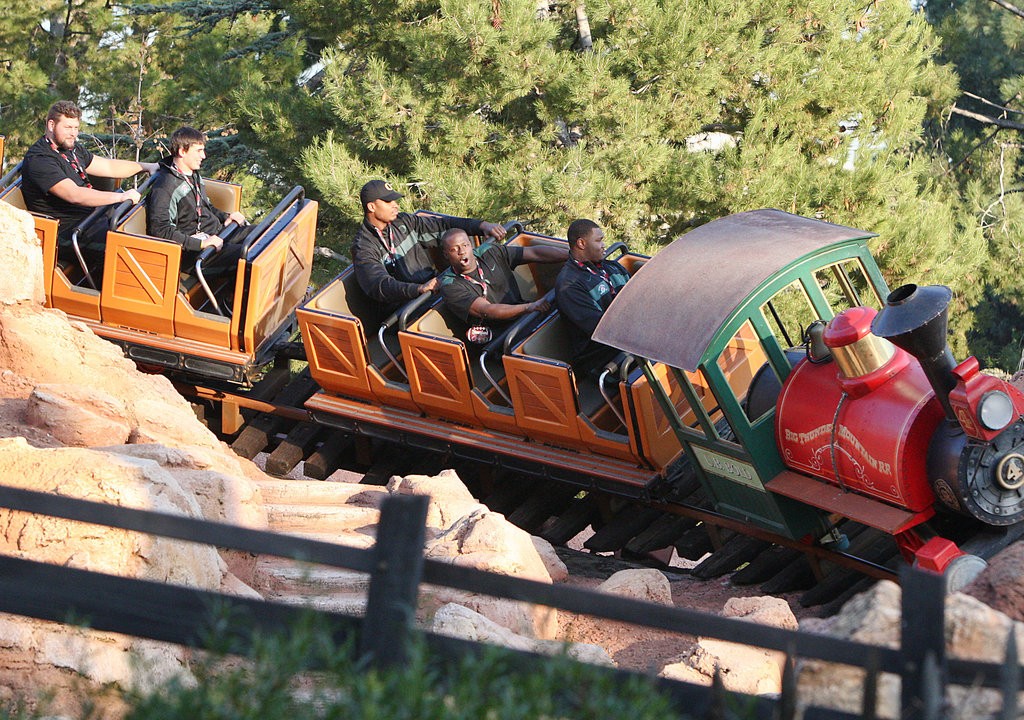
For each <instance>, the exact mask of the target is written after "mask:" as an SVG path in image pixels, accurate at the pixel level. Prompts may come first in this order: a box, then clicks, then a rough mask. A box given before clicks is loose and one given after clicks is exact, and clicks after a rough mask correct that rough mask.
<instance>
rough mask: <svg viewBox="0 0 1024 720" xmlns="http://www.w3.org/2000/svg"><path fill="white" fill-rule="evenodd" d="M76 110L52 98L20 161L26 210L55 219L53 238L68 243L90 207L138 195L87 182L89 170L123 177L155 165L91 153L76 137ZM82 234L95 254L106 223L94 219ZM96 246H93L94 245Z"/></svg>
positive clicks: (103, 238) (78, 117)
mask: <svg viewBox="0 0 1024 720" xmlns="http://www.w3.org/2000/svg"><path fill="white" fill-rule="evenodd" d="M81 119H82V111H81V110H80V109H79V108H78V106H77V105H75V104H74V103H73V102H71V101H69V100H61V101H59V102H56V103H54V104H53V105H52V106H51V107H50V110H49V112H48V113H47V115H46V131H45V133H44V134H43V137H41V138H40V139H39V140H38V141H37V142H36V143H35V144H33V145H32V147H30V148H29V149H28V152H27V153H25V159H24V161H23V162H22V165H21V192H22V196H23V197H24V198H25V207H27V208H28V209H29V210H30V211H31V212H35V213H40V214H42V215H49V216H51V217H53V218H56V219H57V220H58V222H59V229H58V231H57V240H58V243H59V244H60V245H62V246H65V247H66V246H68V245H69V243H70V242H71V232H72V230H74V228H75V226H76V225H78V224H79V223H80V222H81V221H82V220H84V219H85V218H86V217H87V216H88V215H89V213H91V212H92V211H93V210H94V209H95V208H98V207H103V206H105V205H115V204H118V203H121V202H123V201H125V200H131V201H132V202H133V203H136V202H138V201H139V193H138V191H137V190H134V189H133V190H128V191H126V192H123V193H121V192H108V191H105V190H98V189H96V188H94V187H93V186H92V182H91V181H90V179H89V176H90V175H93V176H96V177H105V178H115V179H124V178H128V177H131V176H133V175H137V174H138V173H140V172H148V173H149V174H150V175H152V174H153V173H155V172H156V171H157V164H156V163H143V162H135V161H134V160H118V159H116V158H105V157H101V156H99V155H93V154H92V153H91V152H89V151H88V150H86V149H85V148H84V147H82V145H80V144H79V143H78V132H79V127H80V125H81ZM91 230H92V232H90V233H89V236H88V237H86V238H84V243H82V244H83V245H86V246H88V248H87V250H88V252H89V254H90V255H92V256H95V255H96V254H97V253H98V255H99V258H98V259H99V261H100V262H102V249H103V245H104V244H105V241H106V231H107V224H106V223H103V222H97V223H94V224H93V226H92V228H91ZM97 246H98V247H97Z"/></svg>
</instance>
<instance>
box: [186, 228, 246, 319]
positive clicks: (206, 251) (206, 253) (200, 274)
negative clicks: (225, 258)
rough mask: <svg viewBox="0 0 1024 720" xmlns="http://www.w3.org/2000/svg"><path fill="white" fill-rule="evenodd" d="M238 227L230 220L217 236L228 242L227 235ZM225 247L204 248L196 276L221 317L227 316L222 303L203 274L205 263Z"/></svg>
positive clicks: (197, 262)
mask: <svg viewBox="0 0 1024 720" xmlns="http://www.w3.org/2000/svg"><path fill="white" fill-rule="evenodd" d="M237 229H238V223H236V222H234V221H232V222H229V223H228V224H227V225H225V226H224V227H223V228H222V229H221V233H222V234H220V235H218V236H217V237H219V238H221V239H222V240H224V242H227V239H226V236H230V235H231V233H233V232H234V231H235V230H237ZM223 248H224V245H223V244H222V245H221V246H220V247H219V248H218V247H215V246H213V245H210V246H209V247H205V248H203V250H202V252H200V253H199V257H197V258H196V265H195V268H196V277H197V278H198V279H199V284H200V285H202V286H203V291H204V292H205V293H206V297H207V299H209V301H210V304H211V305H213V309H214V310H216V311H217V314H218V315H220V316H221V317H226V316H225V315H224V311H223V310H221V309H220V304H219V303H218V302H217V298H216V297H214V295H213V290H212V289H211V288H210V284H209V283H208V282H206V276H205V275H204V274H203V263H204V262H206V261H207V260H209V259H210V258H211V257H213V255H214V254H215V253H218V252H220V251H221V250H222V249H223Z"/></svg>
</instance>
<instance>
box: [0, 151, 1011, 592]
mask: <svg viewBox="0 0 1024 720" xmlns="http://www.w3.org/2000/svg"><path fill="white" fill-rule="evenodd" d="M0 142H2V138H0ZM0 147H2V145H0ZM143 189H145V188H143ZM208 189H209V193H210V196H211V198H212V199H213V201H214V203H215V204H216V205H217V206H218V207H220V208H221V209H224V210H233V209H237V208H238V207H239V206H240V189H239V188H238V187H237V186H233V185H230V184H226V183H217V182H213V181H210V182H209V186H208ZM0 198H2V199H3V200H5V201H7V202H9V203H11V204H13V205H16V206H22V207H23V203H22V201H21V194H20V185H19V177H18V173H17V168H15V170H13V171H12V172H11V173H8V174H7V175H6V176H5V177H4V178H3V179H2V180H0ZM316 208H317V206H316V203H315V202H312V201H310V200H307V199H306V198H305V197H304V195H303V193H302V190H301V188H296V189H295V190H294V191H293V192H292V193H290V194H289V195H288V196H287V197H286V198H285V199H284V200H282V202H281V203H279V205H278V206H277V207H275V208H274V210H273V211H272V212H271V213H270V214H269V215H268V216H267V217H266V218H264V219H263V220H261V221H260V222H259V223H257V224H255V225H253V226H251V227H248V228H241V229H238V230H237V232H243V233H244V239H243V242H244V244H245V252H244V254H243V258H242V259H241V260H239V263H238V267H237V268H236V271H235V272H234V274H233V275H231V276H230V277H229V278H227V281H226V282H224V280H223V279H222V280H221V282H222V283H223V284H224V285H225V286H226V287H222V288H221V287H214V286H213V285H212V284H211V282H208V281H207V280H206V279H205V278H204V277H203V276H202V273H201V272H197V271H200V270H201V268H181V267H180V262H181V248H180V247H179V246H177V245H175V244H173V243H168V242H166V241H163V240H160V239H158V238H153V237H149V236H147V235H146V234H145V227H146V223H145V213H146V203H145V199H143V202H141V203H140V204H139V205H137V206H131V205H130V204H129V203H125V204H124V206H123V207H121V208H119V209H118V211H117V212H116V213H115V214H114V219H113V221H112V223H111V227H110V229H109V232H108V235H107V238H108V240H107V247H106V254H105V268H106V269H105V271H104V274H103V276H102V278H99V279H98V281H97V279H95V278H92V277H91V272H90V268H89V267H88V265H87V263H85V262H84V261H83V260H82V258H80V257H79V256H78V255H77V254H76V253H75V252H69V251H68V250H67V249H64V248H58V247H57V244H56V222H55V221H54V220H53V219H52V218H46V217H41V216H36V217H35V218H34V219H35V227H36V233H37V235H38V236H39V238H40V240H41V243H42V247H43V255H44V272H45V287H46V296H47V302H48V304H49V305H50V306H52V307H55V308H60V309H62V310H64V311H66V312H67V313H68V315H70V316H72V317H75V318H78V319H81V320H83V321H84V322H86V323H87V324H88V325H89V326H90V327H91V328H92V329H93V330H94V331H95V332H96V333H97V334H98V335H101V336H103V337H106V338H108V339H110V340H112V341H114V342H116V343H118V344H120V345H121V346H122V347H123V348H124V349H125V351H126V353H127V355H128V356H129V357H132V358H134V359H135V360H137V361H138V362H139V363H140V364H143V365H148V366H159V367H163V368H165V369H168V370H171V371H174V372H178V373H181V372H185V373H189V374H191V375H193V376H196V377H206V378H208V379H210V380H211V381H227V382H228V383H236V384H245V383H246V382H247V381H248V380H249V379H251V377H252V375H253V373H254V372H256V371H257V370H258V369H259V368H260V366H261V365H262V364H263V363H265V362H266V361H268V360H269V359H270V358H271V357H272V356H273V354H274V352H275V349H276V348H277V347H278V343H279V341H280V340H281V339H282V338H285V337H287V336H288V334H289V333H290V332H291V331H292V329H293V327H294V325H295V323H297V325H298V327H299V329H300V331H301V338H302V342H303V346H304V351H305V355H306V359H307V360H308V367H309V373H310V375H311V377H312V378H313V379H314V380H315V381H316V382H317V383H318V385H319V387H320V389H319V391H318V392H316V393H315V394H314V395H313V396H312V397H310V398H309V399H308V400H307V401H306V403H305V407H306V411H307V412H308V415H309V417H311V418H312V419H313V420H315V421H317V422H319V423H322V424H325V425H329V426H333V427H338V428H342V429H344V430H346V431H348V432H351V433H353V434H355V435H357V436H363V437H372V438H381V439H384V440H387V441H390V442H394V443H398V444H403V445H410V446H415V447H420V448H426V449H429V450H432V451H436V452H438V453H442V454H445V455H447V456H460V457H466V458H470V459H473V460H479V461H481V462H483V463H486V464H488V465H492V466H494V465H500V466H504V467H507V468H509V469H511V470H513V471H515V472H521V473H526V474H531V475H534V476H540V477H542V478H545V479H548V480H551V481H557V482H562V483H568V484H570V485H574V486H577V487H579V488H582V489H587V490H590V489H595V490H600V491H604V492H608V493H614V494H617V495H620V496H624V497H626V498H633V499H639V500H641V501H655V502H658V503H660V504H662V506H666V505H670V504H672V503H673V502H677V503H682V500H681V499H680V495H678V494H675V495H674V493H676V492H677V490H679V488H680V487H681V486H682V485H684V484H690V483H692V482H698V483H699V484H700V486H701V487H702V489H703V494H704V496H705V498H706V500H705V503H706V504H705V505H703V506H702V508H703V509H704V510H710V511H712V512H714V513H717V514H718V515H719V516H721V517H724V518H728V519H729V520H730V521H731V522H732V523H733V525H732V527H742V526H747V527H750V528H751V529H756V530H758V531H759V532H764V531H766V532H768V533H771V534H773V535H774V536H775V537H778V538H786V539H788V540H791V541H795V542H797V543H807V544H834V545H837V546H840V545H841V542H842V537H841V534H840V532H839V529H838V528H839V527H841V526H839V523H842V522H846V521H853V522H854V523H859V524H861V525H864V526H868V527H871V528H875V529H877V530H879V531H881V532H883V533H885V534H887V535H889V536H891V537H893V538H894V539H895V542H896V544H897V545H898V547H899V548H900V550H901V553H902V555H903V557H904V558H905V559H906V560H907V561H908V562H912V563H915V564H918V565H920V566H922V567H925V568H930V569H933V570H936V571H940V572H941V571H945V572H947V573H950V574H955V573H957V572H959V571H963V572H965V573H967V574H970V573H971V572H973V571H974V570H976V569H977V567H978V561H977V558H973V557H972V556H970V555H967V554H965V553H964V552H962V551H961V550H960V548H958V547H957V545H956V544H955V543H954V541H953V537H954V536H955V537H957V538H969V537H970V536H971V532H972V531H971V528H982V527H988V528H1008V527H1010V526H1014V525H1017V524H1018V523H1019V522H1020V521H1021V520H1022V518H1024V515H1022V513H1024V419H1022V417H1024V395H1022V393H1021V392H1019V391H1018V390H1017V389H1016V388H1014V387H1013V386H1011V385H1010V384H1009V383H1007V382H1005V381H1003V380H1000V379H997V378H995V377H993V376H991V375H987V374H983V373H981V372H980V371H979V367H978V363H977V361H976V360H975V359H974V358H968V359H966V360H964V361H963V362H960V363H957V362H956V361H954V359H953V357H952V354H951V353H950V351H949V349H948V347H947V346H946V342H945V337H946V312H947V305H948V302H949V299H950V292H949V290H948V289H947V288H944V287H938V286H933V287H918V286H915V285H905V286H903V287H900V288H897V289H896V290H894V291H892V292H890V291H889V289H888V287H887V286H886V283H885V280H884V279H883V278H882V275H881V273H880V272H879V269H878V267H877V265H876V264H875V261H874V259H873V258H872V256H871V253H870V251H869V249H868V245H867V243H868V240H869V239H870V238H872V237H874V235H873V234H872V233H868V232H864V231H861V230H856V229H853V228H849V227H842V226H838V225H833V224H829V223H826V222H821V221H818V220H812V219H808V218H803V217H799V216H795V215H791V214H788V213H784V212H781V211H778V210H758V211H753V212H745V213H740V214H737V215H732V216H729V217H725V218H722V219H719V220H716V221H713V222H710V223H708V224H706V225H703V226H701V227H699V228H696V229H695V230H692V231H691V232H689V233H687V234H686V235H684V236H683V237H681V238H679V239H678V240H676V241H675V242H673V243H672V244H671V245H669V246H668V247H666V248H665V249H664V250H662V251H661V252H659V253H658V254H657V255H655V256H654V257H653V258H648V257H644V256H641V255H637V254H634V253H630V252H628V251H626V249H625V248H624V247H623V246H621V245H618V246H613V247H612V248H611V249H610V251H609V254H610V255H611V256H613V257H615V258H617V259H618V260H619V261H620V262H621V263H622V264H623V265H624V266H625V267H626V268H627V269H628V270H629V272H630V273H631V275H632V276H633V277H632V278H631V280H630V281H629V282H628V283H627V284H626V285H625V287H624V288H623V289H622V291H620V292H619V293H618V295H617V296H616V298H615V299H614V301H613V302H612V304H611V307H610V308H609V310H608V311H607V313H606V314H605V316H604V318H603V319H602V320H601V323H600V324H599V326H598V328H597V331H596V333H595V339H596V340H598V341H600V342H603V343H605V344H607V345H610V346H612V347H614V348H616V349H618V350H621V351H622V353H621V355H620V356H619V357H618V358H616V360H615V361H614V362H612V363H609V365H608V366H606V367H605V368H604V369H603V371H602V372H600V374H592V373H588V374H586V375H582V376H581V375H577V374H576V373H575V372H574V371H573V367H572V364H571V362H570V360H571V357H570V348H569V344H568V341H567V333H566V332H565V320H564V318H562V317H560V315H559V314H558V312H557V311H556V310H553V311H550V312H548V313H546V314H544V315H538V314H531V315H527V316H525V317H523V318H521V319H520V320H518V321H517V322H516V323H514V324H513V325H512V327H511V328H510V329H508V330H507V331H506V332H505V333H502V334H500V335H499V336H498V337H497V338H495V339H494V340H492V341H491V342H490V343H489V344H487V345H486V346H483V347H477V346H467V344H466V343H465V342H464V341H463V339H462V338H463V337H464V334H463V333H464V329H465V328H463V327H461V326H460V323H459V322H458V320H457V319H456V318H454V317H453V316H452V315H451V314H450V313H449V312H448V311H447V309H446V308H445V306H444V305H443V304H442V303H441V302H440V301H439V299H438V298H437V297H436V296H433V295H425V296H421V297H420V298H419V299H417V300H414V301H411V302H410V303H409V304H408V305H406V306H405V307H402V308H400V309H399V310H398V311H394V312H392V311H391V310H390V309H388V310H385V309H382V308H380V307H378V306H376V305H375V304H374V303H372V302H370V301H369V300H368V298H367V297H366V296H365V295H364V294H363V293H362V291H361V290H360V289H359V287H358V285H357V283H356V282H355V276H354V274H353V272H352V268H348V269H347V270H346V271H345V272H343V273H342V274H341V275H339V276H338V277H337V278H335V279H334V280H333V281H332V282H330V283H328V284H327V285H325V286H324V287H323V288H322V289H321V290H320V291H319V292H318V293H317V294H316V295H314V296H313V297H311V298H308V299H304V294H305V292H306V288H307V283H308V281H309V277H310V269H311V263H312V257H313V243H314V235H315V223H316ZM507 227H509V228H510V230H511V232H510V233H509V237H508V240H507V242H510V243H514V244H518V245H533V244H554V245H564V241H563V240H560V239H558V238H553V237H548V236H545V235H539V234H535V233H531V232H528V231H527V230H526V229H525V228H524V227H522V226H521V225H515V224H511V225H509V226H507ZM478 240H479V239H478ZM438 260H439V258H438ZM558 269H559V267H558V266H557V265H542V264H537V265H523V266H520V267H519V268H517V269H516V274H517V282H518V283H519V285H520V289H521V291H522V294H523V297H524V298H525V299H527V300H533V299H536V298H539V297H541V296H545V295H546V296H548V297H550V296H551V293H552V287H553V283H554V278H555V275H556V274H557V272H558ZM965 528H966V531H964V532H960V531H961V530H964V529H965Z"/></svg>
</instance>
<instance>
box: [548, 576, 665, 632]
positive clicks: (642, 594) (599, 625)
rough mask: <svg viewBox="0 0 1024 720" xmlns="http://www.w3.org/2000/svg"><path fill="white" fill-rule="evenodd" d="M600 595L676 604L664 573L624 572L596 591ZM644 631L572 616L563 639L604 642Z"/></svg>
mask: <svg viewBox="0 0 1024 720" xmlns="http://www.w3.org/2000/svg"><path fill="white" fill-rule="evenodd" d="M594 589H595V590H596V591H597V592H602V593H607V594H609V595H618V596H619V597H625V598H630V599H633V600H643V601H645V602H652V603H657V604H659V605H670V606H671V605H672V588H671V586H670V585H669V582H668V579H667V578H666V577H665V575H664V574H663V573H662V572H661V571H660V570H654V569H652V568H634V569H629V570H620V571H618V572H616V573H615V574H613V575H611V576H610V577H609V578H608V579H606V580H605V581H604V582H602V583H601V584H600V585H598V586H597V587H596V588H594ZM638 632H640V630H639V629H638V628H637V627H635V626H631V625H628V624H626V623H619V622H615V621H613V620H606V619H604V618H599V617H595V616H593V615H587V614H576V615H572V616H569V618H568V619H567V620H566V621H565V622H564V626H563V628H562V639H564V640H571V641H574V642H580V641H582V642H591V641H593V642H600V641H599V640H598V638H601V637H605V636H608V635H614V636H622V637H635V636H636V634H637V633H638Z"/></svg>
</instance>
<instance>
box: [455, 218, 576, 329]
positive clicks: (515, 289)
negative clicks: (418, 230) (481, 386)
mask: <svg viewBox="0 0 1024 720" xmlns="http://www.w3.org/2000/svg"><path fill="white" fill-rule="evenodd" d="M441 250H442V252H443V253H444V256H445V259H446V260H448V263H449V265H450V266H451V267H450V268H449V269H448V270H445V271H444V273H442V274H441V277H440V284H441V295H442V297H444V301H445V304H446V305H447V306H448V308H449V309H450V310H451V311H452V313H454V314H455V316H456V317H458V318H459V319H460V320H461V321H462V322H464V323H466V325H467V326H468V330H467V331H466V339H467V340H468V341H469V342H470V343H473V344H477V345H482V344H486V343H487V342H489V341H490V340H491V338H493V337H495V336H496V335H497V334H498V333H500V332H501V331H502V330H504V329H505V328H506V327H508V325H509V324H510V323H511V321H512V320H514V319H515V318H518V317H520V316H522V315H525V314H526V313H529V312H535V311H536V312H547V310H548V309H549V308H550V304H549V303H548V302H547V301H546V300H544V298H540V299H538V300H535V301H533V302H530V303H528V302H525V301H524V300H523V296H522V294H521V293H520V290H519V285H518V284H517V283H516V277H515V273H513V272H512V269H513V268H515V267H517V266H519V265H522V264H523V263H531V262H542V263H554V262H561V261H563V260H565V258H566V251H565V250H564V249H562V248H559V247H553V246H551V245H531V246H528V247H521V246H519V245H499V244H496V243H484V244H483V245H481V246H479V247H477V248H474V247H473V243H472V242H471V241H470V239H469V236H468V235H467V234H466V232H465V231H464V230H460V229H452V230H449V231H448V232H446V233H445V234H444V235H443V236H442V237H441Z"/></svg>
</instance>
